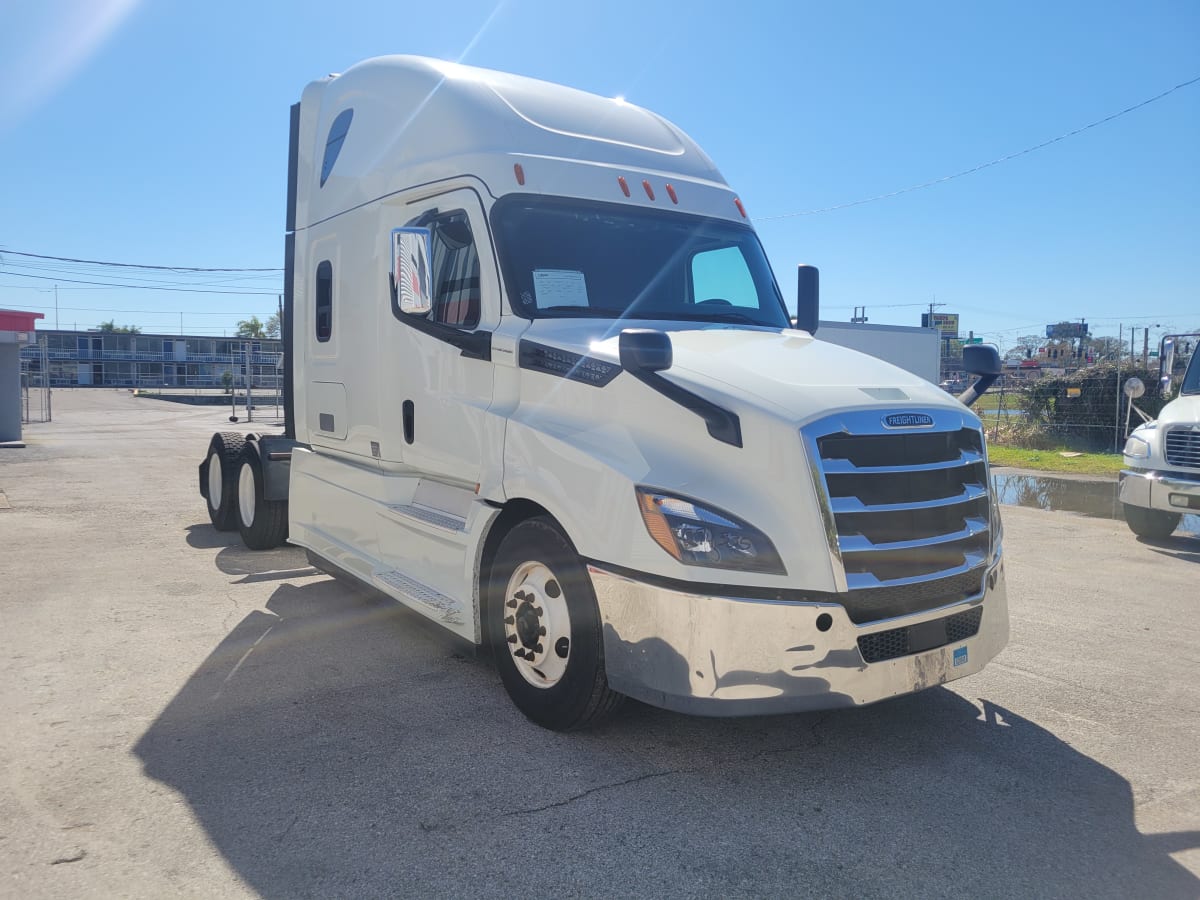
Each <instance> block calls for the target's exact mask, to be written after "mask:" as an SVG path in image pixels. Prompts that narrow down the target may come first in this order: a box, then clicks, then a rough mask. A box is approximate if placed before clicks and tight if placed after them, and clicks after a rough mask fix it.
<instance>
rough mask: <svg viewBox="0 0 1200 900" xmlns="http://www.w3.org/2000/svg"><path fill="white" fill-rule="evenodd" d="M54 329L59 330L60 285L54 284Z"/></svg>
mask: <svg viewBox="0 0 1200 900" xmlns="http://www.w3.org/2000/svg"><path fill="white" fill-rule="evenodd" d="M54 330H55V331H58V285H57V284H56V285H55V286H54Z"/></svg>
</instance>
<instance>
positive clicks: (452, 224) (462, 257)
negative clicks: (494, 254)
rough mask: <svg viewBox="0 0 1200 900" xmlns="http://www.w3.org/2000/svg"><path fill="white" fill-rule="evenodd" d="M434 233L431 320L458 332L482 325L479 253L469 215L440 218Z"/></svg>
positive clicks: (463, 213)
mask: <svg viewBox="0 0 1200 900" xmlns="http://www.w3.org/2000/svg"><path fill="white" fill-rule="evenodd" d="M431 228H432V229H433V240H432V243H433V261H432V264H431V267H432V269H433V310H432V312H431V313H430V314H429V317H430V318H431V319H432V320H433V321H435V322H440V323H442V324H443V325H453V326H454V327H455V328H474V327H475V326H476V325H478V324H479V306H480V296H481V295H480V291H479V253H478V252H477V251H476V249H475V238H474V235H473V234H472V233H471V225H470V222H469V221H468V220H467V214H466V213H465V212H464V211H462V210H456V211H455V212H452V213H448V214H446V215H443V216H439V217H438V218H437V219H435V220H434V222H433V223H432V225H431Z"/></svg>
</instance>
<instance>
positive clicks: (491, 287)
mask: <svg viewBox="0 0 1200 900" xmlns="http://www.w3.org/2000/svg"><path fill="white" fill-rule="evenodd" d="M290 156H291V162H290V166H289V169H290V173H289V195H288V197H289V200H288V216H287V234H286V244H285V256H286V276H285V292H286V294H285V296H286V302H285V309H284V339H285V346H286V347H287V352H288V365H287V370H286V372H285V410H286V428H285V433H284V435H283V436H266V435H262V436H259V435H253V434H252V435H241V434H232V433H223V434H216V435H214V436H213V438H212V441H211V444H210V447H209V452H208V454H207V456H206V458H205V460H204V462H202V463H201V465H200V473H199V474H200V492H201V494H202V495H204V496H205V497H206V498H207V503H208V509H209V513H210V516H211V518H212V522H213V524H214V526H216V527H217V528H224V529H232V528H237V529H238V530H239V531H240V532H241V534H242V537H243V539H244V540H245V542H246V543H247V544H248V545H249V546H250V547H254V548H267V547H272V546H276V545H278V544H280V543H281V542H283V541H284V540H288V541H290V542H291V543H293V544H296V545H298V546H300V547H303V548H305V549H306V551H307V552H308V554H309V559H310V560H311V561H312V562H313V564H314V565H316V566H317V567H319V568H321V569H323V570H325V571H327V572H330V573H333V574H336V575H340V576H342V577H347V578H351V579H354V580H356V581H357V582H359V583H361V584H364V585H367V586H370V587H371V588H374V589H376V590H378V591H381V592H383V593H384V594H386V595H388V596H390V597H392V598H394V599H395V600H396V601H398V602H400V603H402V604H404V605H406V606H408V607H410V608H412V609H414V610H416V611H417V612H419V613H421V614H423V615H425V616H427V617H429V618H430V619H432V620H434V621H436V622H438V623H440V624H441V625H443V626H444V627H445V628H447V629H448V630H449V631H451V632H453V633H454V634H455V635H458V636H460V637H462V638H464V639H466V640H467V641H470V642H472V643H473V644H475V645H480V646H483V647H487V648H490V649H491V651H492V653H493V655H494V658H495V661H496V666H497V668H498V669H499V674H500V677H501V680H502V681H503V684H504V686H505V688H506V689H507V691H508V693H509V694H510V696H511V697H512V699H513V701H514V702H515V703H516V705H517V706H518V707H519V708H520V709H521V711H522V712H524V713H525V714H526V715H527V716H528V717H529V718H530V719H532V720H533V721H535V722H537V723H539V724H541V725H544V726H546V727H549V728H555V729H572V728H578V727H582V726H585V725H587V724H589V723H591V722H594V721H595V720H597V719H598V718H599V717H601V716H603V715H604V714H606V713H607V712H609V711H610V710H611V709H613V708H614V707H615V706H616V705H617V703H618V702H619V701H620V699H621V698H622V697H623V696H631V697H635V698H637V699H640V700H643V701H645V702H648V703H651V704H654V705H657V706H661V707H666V708H669V709H675V710H682V711H686V712H691V713H700V714H709V715H741V714H754V713H774V712H786V711H793V710H806V709H814V708H827V707H836V706H854V705H859V704H866V703H872V702H875V701H879V700H884V699H886V698H889V697H895V696H898V695H902V694H907V693H910V692H913V691H917V690H920V689H922V688H927V687H930V686H932V685H938V684H942V683H944V682H947V681H950V680H952V679H955V678H959V677H961V676H964V675H969V674H971V673H973V672H978V671H979V670H980V669H981V668H982V667H983V666H984V665H985V664H986V663H987V662H988V661H989V660H990V659H992V658H993V657H994V656H995V655H996V654H997V653H998V652H999V651H1000V649H1001V648H1002V647H1003V646H1004V644H1005V642H1006V640H1007V637H1008V610H1007V600H1006V594H1005V581H1004V566H1003V558H1002V551H1001V526H1000V517H999V510H998V508H997V504H996V498H995V496H994V494H993V491H992V490H991V487H990V479H989V472H988V464H987V455H986V450H985V445H984V435H983V431H982V430H981V427H980V422H979V419H978V418H977V417H976V416H975V415H974V414H973V413H972V412H971V411H970V410H969V409H968V408H967V407H968V405H969V404H970V403H971V402H972V401H973V400H974V399H975V397H976V396H977V394H978V393H979V392H981V391H982V390H985V389H986V387H987V385H988V384H989V383H990V382H991V381H992V380H994V378H995V377H996V375H997V374H998V373H999V359H998V357H997V354H996V352H995V349H994V348H990V347H981V348H970V349H972V350H973V352H971V353H970V354H969V355H968V366H970V367H971V368H972V370H973V371H974V372H976V373H977V374H978V375H979V376H980V377H979V381H978V382H977V383H976V385H975V387H973V388H972V389H970V390H968V391H967V392H966V393H965V394H964V395H963V397H961V398H960V399H961V400H962V401H963V402H959V400H955V399H954V398H952V397H949V396H947V395H946V394H945V392H943V391H941V390H939V389H938V388H937V387H936V386H935V385H933V384H931V383H929V382H928V381H926V380H924V379H922V378H919V377H917V376H915V375H912V374H910V373H907V372H904V371H902V370H900V369H898V368H895V367H893V366H890V365H888V364H886V363H883V362H880V361H878V360H874V359H871V358H869V357H866V356H863V355H861V354H858V353H854V352H852V351H848V350H844V349H842V348H840V347H837V346H833V345H831V344H826V343H821V342H817V341H814V339H813V337H812V332H813V331H815V330H816V325H817V321H818V318H817V314H818V302H817V273H816V270H815V269H811V268H808V267H804V266H801V267H799V269H798V285H799V290H798V297H797V302H798V317H799V318H798V322H797V323H796V327H793V326H792V323H791V322H789V319H788V311H787V308H786V306H785V303H784V301H783V298H782V296H781V294H780V292H779V289H778V287H777V286H776V282H775V279H774V276H773V275H772V273H771V270H770V268H769V266H768V263H767V260H766V257H765V256H764V254H763V250H762V247H761V246H760V244H759V241H758V238H757V236H756V235H755V232H754V230H753V228H752V227H751V225H750V223H749V220H748V218H747V215H746V210H745V209H744V207H743V205H742V202H741V200H740V199H739V198H738V197H737V195H736V194H735V193H734V192H733V191H732V190H731V189H730V188H729V186H728V185H727V184H726V183H725V181H724V180H723V179H722V177H721V175H720V173H719V172H718V171H717V169H716V168H715V166H714V165H713V163H712V162H711V161H710V160H709V159H708V157H707V156H706V155H705V154H704V153H703V151H702V150H701V149H700V148H699V147H698V146H697V145H696V144H695V143H694V142H693V141H692V140H691V139H689V138H688V137H687V135H685V134H684V133H683V132H682V131H680V130H679V129H678V128H676V127H675V126H674V125H672V124H671V123H670V122H667V121H666V120H665V119H663V118H661V117H659V116H657V115H655V114H654V113H651V112H648V111H646V110H644V109H640V108H638V107H636V106H633V105H630V104H627V103H624V102H621V101H618V100H611V99H606V98H602V97H598V96H595V95H592V94H587V93H583V92H580V91H577V90H573V89H570V88H566V87H562V86H558V85H552V84H546V83H543V82H539V81H534V80H531V79H528V78H522V77H516V76H512V75H506V74H501V73H498V72H491V71H485V70H481V69H475V68H469V67H465V66H461V65H456V64H451V63H446V62H440V61H436V60H429V59H422V58H415V57H405V56H393V57H383V58H378V59H373V60H369V61H367V62H364V63H361V64H359V65H356V66H354V67H353V68H351V69H349V70H348V71H347V72H345V73H344V74H341V75H337V76H330V77H328V78H324V79H322V80H320V81H316V82H313V83H312V84H310V85H309V86H308V87H307V88H306V89H305V91H304V93H303V95H302V97H301V100H300V102H299V103H298V104H296V105H295V106H294V107H293V108H292V129H291V155H290ZM964 404H966V405H964Z"/></svg>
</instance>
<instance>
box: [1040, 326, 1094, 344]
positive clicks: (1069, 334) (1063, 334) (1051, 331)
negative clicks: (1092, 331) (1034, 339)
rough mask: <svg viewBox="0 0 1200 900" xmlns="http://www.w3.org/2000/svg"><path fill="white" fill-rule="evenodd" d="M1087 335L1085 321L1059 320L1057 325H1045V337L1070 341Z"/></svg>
mask: <svg viewBox="0 0 1200 900" xmlns="http://www.w3.org/2000/svg"><path fill="white" fill-rule="evenodd" d="M1087 335H1088V327H1087V322H1059V323H1058V324H1057V325H1047V326H1046V337H1048V338H1051V339H1054V340H1060V341H1070V340H1074V339H1075V338H1085V337H1087Z"/></svg>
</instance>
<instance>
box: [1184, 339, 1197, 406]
mask: <svg viewBox="0 0 1200 900" xmlns="http://www.w3.org/2000/svg"><path fill="white" fill-rule="evenodd" d="M1194 346H1195V345H1194V344H1193V347H1194ZM1179 393H1181V394H1200V350H1196V349H1193V350H1192V361H1191V362H1190V363H1188V367H1187V373H1186V374H1185V375H1184V376H1183V387H1181V388H1180V389H1179Z"/></svg>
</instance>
